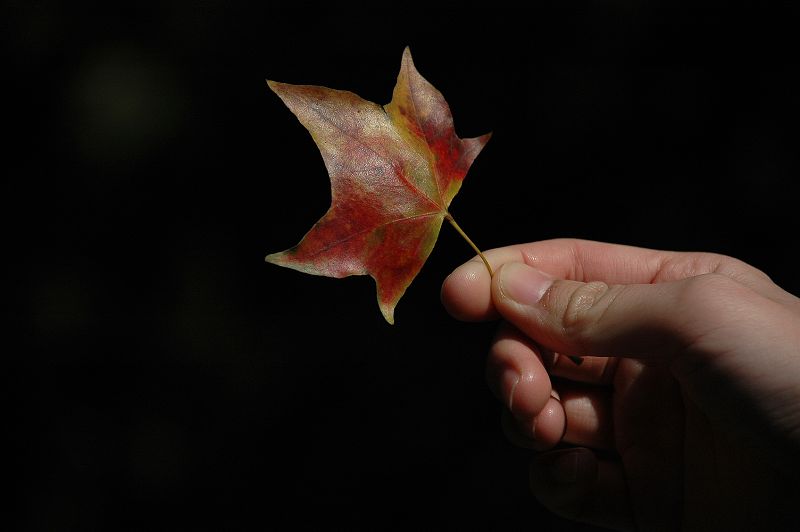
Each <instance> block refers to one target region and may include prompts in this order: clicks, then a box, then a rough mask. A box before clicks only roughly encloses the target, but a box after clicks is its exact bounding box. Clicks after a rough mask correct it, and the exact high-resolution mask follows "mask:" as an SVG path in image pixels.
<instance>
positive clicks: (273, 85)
mask: <svg viewBox="0 0 800 532" xmlns="http://www.w3.org/2000/svg"><path fill="white" fill-rule="evenodd" d="M284 85H286V84H285V83H281V82H280V81H273V80H271V79H268V80H267V87H269V88H270V89H271V90H272V92H274V93H275V94H279V92H280V90H281V88H282V87H283V86H284Z"/></svg>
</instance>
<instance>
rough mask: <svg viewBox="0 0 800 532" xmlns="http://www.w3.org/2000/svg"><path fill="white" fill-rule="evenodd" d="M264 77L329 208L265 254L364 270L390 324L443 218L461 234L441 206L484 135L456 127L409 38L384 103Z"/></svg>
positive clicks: (319, 269)
mask: <svg viewBox="0 0 800 532" xmlns="http://www.w3.org/2000/svg"><path fill="white" fill-rule="evenodd" d="M267 83H268V85H269V87H270V88H271V89H272V90H273V91H274V92H275V93H276V94H277V95H278V96H279V97H280V98H281V100H283V102H284V103H285V104H286V106H287V107H288V108H289V109H290V110H291V111H292V112H293V113H294V114H295V115H296V116H297V118H298V119H299V120H300V122H301V123H302V124H303V125H304V126H305V127H306V129H308V131H309V132H310V133H311V136H312V138H313V139H314V142H316V144H317V146H318V147H319V150H320V152H321V153H322V158H323V160H324V162H325V166H326V167H327V169H328V173H329V175H330V180H331V206H330V209H329V210H328V212H327V213H326V214H325V215H324V216H323V217H322V218H321V219H320V220H319V221H318V222H317V223H316V224H315V225H314V226H313V227H312V228H311V230H310V231H309V232H308V233H307V234H306V235H305V237H303V239H302V240H301V241H300V243H299V244H297V245H296V246H294V247H292V248H290V249H287V250H286V251H282V252H280V253H273V254H271V255H268V256H267V258H266V260H267V262H271V263H273V264H278V265H281V266H286V267H289V268H293V269H295V270H299V271H301V272H305V273H310V274H315V275H325V276H328V277H346V276H349V275H370V276H372V277H373V279H375V283H376V287H377V294H378V305H379V306H380V309H381V312H382V313H383V316H384V317H385V318H386V321H388V322H389V323H394V309H395V306H396V305H397V302H398V301H399V300H400V298H401V297H402V295H403V294H404V293H405V291H406V288H408V286H409V285H410V284H411V282H412V281H413V280H414V277H416V275H417V273H419V271H420V269H421V268H422V266H423V264H424V263H425V260H426V259H427V258H428V256H429V255H430V253H431V251H432V250H433V246H434V244H435V243H436V239H437V238H438V236H439V229H440V228H441V226H442V222H443V221H444V220H445V219H447V220H448V221H450V222H451V223H452V224H453V226H454V227H455V228H456V229H457V230H458V231H459V233H461V235H462V236H464V237H465V238H466V235H465V234H464V233H463V231H461V229H460V228H459V227H458V225H457V224H456V223H455V221H454V220H453V218H452V216H450V214H449V212H448V207H449V206H450V202H451V201H452V200H453V198H454V197H455V195H456V193H458V190H459V188H460V187H461V182H462V181H463V180H464V176H466V174H467V170H469V167H470V165H472V162H473V161H474V160H475V157H476V156H477V155H478V153H479V152H480V151H481V149H482V148H483V146H484V145H485V144H486V142H487V141H488V140H489V137H490V136H491V134H486V135H483V136H481V137H477V138H471V139H460V138H459V137H458V136H457V135H456V133H455V129H454V127H453V117H452V115H451V114H450V108H449V106H448V105H447V102H446V101H445V99H444V97H443V96H442V94H441V93H440V92H439V91H438V90H436V88H434V86H433V85H431V84H430V83H429V82H428V81H427V80H426V79H425V78H423V77H422V76H421V75H420V74H419V72H417V70H416V68H415V67H414V63H413V61H412V59H411V52H410V51H409V49H408V47H406V49H405V50H404V52H403V59H402V63H401V66H400V73H399V75H398V76H397V84H396V85H395V87H394V92H393V93H392V101H391V102H389V103H388V104H387V105H385V106H380V105H378V104H375V103H372V102H369V101H367V100H364V99H362V98H361V97H359V96H358V95H356V94H353V93H352V92H347V91H340V90H334V89H329V88H327V87H319V86H314V85H290V84H287V83H278V82H275V81H267ZM467 241H468V242H469V243H470V245H472V246H473V248H474V249H475V250H476V251H478V249H477V247H475V245H474V244H472V242H471V241H470V240H469V239H468V238H467ZM478 253H479V254H480V251H478ZM484 260H485V259H484ZM486 265H487V267H488V266H489V264H488V262H487V263H486ZM490 271H491V268H490Z"/></svg>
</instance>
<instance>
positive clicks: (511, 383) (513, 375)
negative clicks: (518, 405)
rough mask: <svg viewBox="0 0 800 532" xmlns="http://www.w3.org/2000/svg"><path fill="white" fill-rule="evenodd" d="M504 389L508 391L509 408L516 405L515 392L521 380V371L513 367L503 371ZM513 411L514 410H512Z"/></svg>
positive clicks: (507, 403)
mask: <svg viewBox="0 0 800 532" xmlns="http://www.w3.org/2000/svg"><path fill="white" fill-rule="evenodd" d="M502 379H503V390H504V391H505V393H506V406H508V409H509V410H512V409H513V407H514V392H515V391H516V390H517V385H518V384H519V381H520V376H519V373H517V372H516V371H515V370H513V369H507V370H505V371H503V377H502ZM512 411H513V410H512Z"/></svg>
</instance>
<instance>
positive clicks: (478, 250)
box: [444, 212, 494, 277]
mask: <svg viewBox="0 0 800 532" xmlns="http://www.w3.org/2000/svg"><path fill="white" fill-rule="evenodd" d="M444 217H445V218H446V219H447V221H448V222H450V225H452V226H453V228H454V229H455V230H456V231H458V234H459V235H461V236H462V237H464V240H466V241H467V244H469V245H470V246H472V249H474V250H475V253H477V254H478V256H479V257H480V258H481V260H482V261H483V263H484V264H485V265H486V269H487V270H489V276H490V277H491V276H492V275H494V272H493V271H492V267H491V266H490V265H489V261H488V260H486V257H485V256H484V255H483V253H481V250H480V249H478V246H476V245H475V242H473V241H472V240H470V238H469V237H468V236H467V233H465V232H464V230H463V229H461V227H460V226H459V225H458V224H457V223H456V221H455V220H454V219H453V216H452V215H451V214H450V213H449V212H448V213H446V214H445V215H444Z"/></svg>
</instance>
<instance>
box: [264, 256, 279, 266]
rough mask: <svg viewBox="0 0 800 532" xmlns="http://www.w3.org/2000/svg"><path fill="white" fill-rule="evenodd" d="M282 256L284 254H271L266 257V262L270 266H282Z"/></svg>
mask: <svg viewBox="0 0 800 532" xmlns="http://www.w3.org/2000/svg"><path fill="white" fill-rule="evenodd" d="M282 255H283V253H270V254H269V255H267V256H266V257H264V262H268V263H270V264H278V265H280V264H281V263H282V261H281V256H282Z"/></svg>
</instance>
